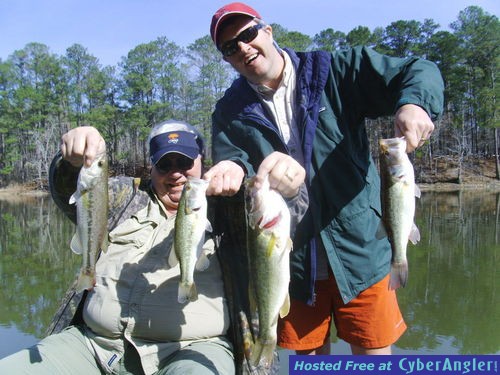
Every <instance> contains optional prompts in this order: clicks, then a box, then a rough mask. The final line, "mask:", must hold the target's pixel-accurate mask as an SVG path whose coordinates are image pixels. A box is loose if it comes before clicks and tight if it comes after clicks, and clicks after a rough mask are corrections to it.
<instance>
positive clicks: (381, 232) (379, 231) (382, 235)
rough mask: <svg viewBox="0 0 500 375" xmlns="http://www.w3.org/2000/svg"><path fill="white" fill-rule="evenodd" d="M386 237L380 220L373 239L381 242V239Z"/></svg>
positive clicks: (385, 231)
mask: <svg viewBox="0 0 500 375" xmlns="http://www.w3.org/2000/svg"><path fill="white" fill-rule="evenodd" d="M386 237H388V235H387V230H386V229H385V225H384V222H383V221H382V220H380V222H379V224H378V228H377V232H376V233H375V238H376V239H377V240H381V239H382V238H386Z"/></svg>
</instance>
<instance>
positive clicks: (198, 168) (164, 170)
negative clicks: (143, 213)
mask: <svg viewBox="0 0 500 375" xmlns="http://www.w3.org/2000/svg"><path fill="white" fill-rule="evenodd" d="M201 173H202V161H201V155H198V157H197V158H196V159H194V160H192V159H189V158H188V157H186V156H184V155H182V154H178V153H175V152H173V153H169V154H167V155H165V156H164V157H162V158H161V159H160V161H159V162H158V163H157V165H154V166H153V168H152V169H151V182H152V184H153V188H154V190H155V192H156V195H157V196H158V198H159V199H160V200H161V201H162V203H163V205H164V206H165V208H166V209H167V210H169V211H176V210H177V207H178V206H179V201H180V199H181V194H182V189H183V188H184V184H185V183H186V181H187V178H188V177H196V178H201Z"/></svg>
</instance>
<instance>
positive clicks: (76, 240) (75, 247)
mask: <svg viewBox="0 0 500 375" xmlns="http://www.w3.org/2000/svg"><path fill="white" fill-rule="evenodd" d="M69 247H70V248H71V250H72V251H73V252H74V253H75V254H78V255H82V253H83V246H82V241H81V240H80V236H79V235H78V232H76V233H75V234H74V235H73V238H72V239H71V243H70V244H69Z"/></svg>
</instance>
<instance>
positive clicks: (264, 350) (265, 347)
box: [250, 339, 276, 368]
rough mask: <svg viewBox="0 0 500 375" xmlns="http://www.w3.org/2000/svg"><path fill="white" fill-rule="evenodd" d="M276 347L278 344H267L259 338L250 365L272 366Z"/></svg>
mask: <svg viewBox="0 0 500 375" xmlns="http://www.w3.org/2000/svg"><path fill="white" fill-rule="evenodd" d="M275 347H276V345H270V344H266V343H263V342H262V341H261V340H259V339H257V341H255V345H254V348H253V350H252V354H251V356H250V365H251V366H253V367H259V368H271V367H272V365H273V360H274V349H275Z"/></svg>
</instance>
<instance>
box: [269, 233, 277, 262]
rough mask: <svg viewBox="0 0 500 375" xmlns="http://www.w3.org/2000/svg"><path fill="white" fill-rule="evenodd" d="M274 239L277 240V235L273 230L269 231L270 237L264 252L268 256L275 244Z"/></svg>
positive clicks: (271, 253)
mask: <svg viewBox="0 0 500 375" xmlns="http://www.w3.org/2000/svg"><path fill="white" fill-rule="evenodd" d="M276 241H278V237H277V236H276V235H275V234H274V232H272V233H271V238H269V243H268V244H267V250H266V254H267V257H268V258H271V255H273V250H274V247H275V246H276Z"/></svg>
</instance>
